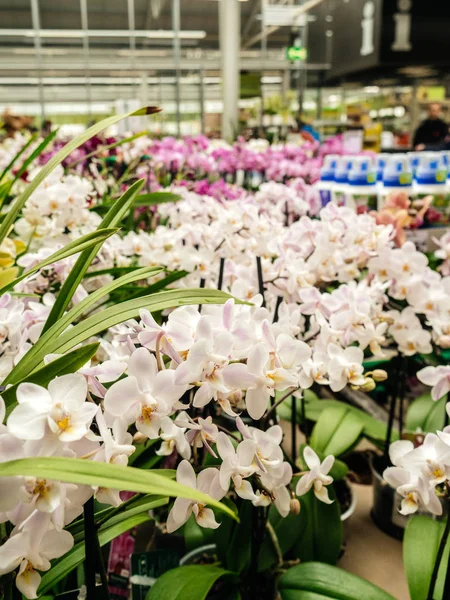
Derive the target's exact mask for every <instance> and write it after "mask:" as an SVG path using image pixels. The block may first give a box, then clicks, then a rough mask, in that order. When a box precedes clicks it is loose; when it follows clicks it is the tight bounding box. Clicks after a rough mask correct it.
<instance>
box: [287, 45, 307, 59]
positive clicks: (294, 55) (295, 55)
mask: <svg viewBox="0 0 450 600" xmlns="http://www.w3.org/2000/svg"><path fill="white" fill-rule="evenodd" d="M286 58H287V59H288V60H295V61H302V62H304V61H305V60H306V59H307V58H308V50H307V48H305V47H304V46H288V47H287V48H286Z"/></svg>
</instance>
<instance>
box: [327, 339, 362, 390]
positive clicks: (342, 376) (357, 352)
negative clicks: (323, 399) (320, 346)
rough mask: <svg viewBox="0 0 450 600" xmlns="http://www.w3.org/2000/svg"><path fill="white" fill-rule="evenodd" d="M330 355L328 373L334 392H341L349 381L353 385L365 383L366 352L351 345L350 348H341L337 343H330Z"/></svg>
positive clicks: (328, 350)
mask: <svg viewBox="0 0 450 600" xmlns="http://www.w3.org/2000/svg"><path fill="white" fill-rule="evenodd" d="M327 352H328V355H329V356H330V359H331V360H330V362H329V364H328V374H329V377H330V388H331V389H332V390H333V392H339V391H340V390H342V389H343V388H344V387H345V386H346V385H347V383H350V384H351V385H363V384H364V375H363V372H364V367H363V366H362V361H363V360H364V352H363V351H362V350H361V348H357V347H355V346H351V347H349V348H345V349H343V348H340V347H339V346H337V345H336V344H328V348H327Z"/></svg>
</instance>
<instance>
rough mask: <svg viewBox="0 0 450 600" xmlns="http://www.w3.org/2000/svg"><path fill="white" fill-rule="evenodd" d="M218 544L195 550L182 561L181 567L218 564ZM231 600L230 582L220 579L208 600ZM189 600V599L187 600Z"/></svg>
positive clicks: (206, 545) (209, 594)
mask: <svg viewBox="0 0 450 600" xmlns="http://www.w3.org/2000/svg"><path fill="white" fill-rule="evenodd" d="M216 550H217V546H216V544H205V545H204V546H199V547H198V548H194V550H191V552H188V553H187V554H185V555H184V556H183V557H182V558H181V559H180V567H183V566H187V565H204V564H206V565H208V564H212V563H216V562H217V554H216ZM228 598H230V587H229V582H228V581H226V579H225V580H224V579H219V580H218V581H216V583H215V584H214V585H213V587H212V589H211V590H210V592H209V593H208V595H207V596H206V599H207V600H227V599H228ZM187 600H188V599H187Z"/></svg>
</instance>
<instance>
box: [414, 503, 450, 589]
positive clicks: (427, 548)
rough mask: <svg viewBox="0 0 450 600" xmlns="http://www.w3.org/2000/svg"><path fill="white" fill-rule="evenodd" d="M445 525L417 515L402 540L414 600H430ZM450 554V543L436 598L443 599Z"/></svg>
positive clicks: (442, 563)
mask: <svg viewBox="0 0 450 600" xmlns="http://www.w3.org/2000/svg"><path fill="white" fill-rule="evenodd" d="M444 529H445V524H444V523H442V522H439V521H435V520H434V519H431V518H430V517H425V516H423V515H414V516H413V517H412V518H411V519H409V521H408V524H407V525H406V529H405V537H404V538H403V564H404V566H405V572H406V579H407V581H408V587H409V593H410V594H411V598H412V599H413V600H427V597H428V588H429V587H430V581H431V576H432V573H433V568H434V563H435V561H436V555H437V552H438V547H439V543H440V541H441V538H442V534H443V533H444ZM449 551H450V542H447V546H446V549H445V551H444V554H443V557H442V561H441V565H440V568H439V573H438V578H437V581H436V586H435V588H434V594H433V598H444V596H443V594H444V583H445V573H446V569H447V563H448V555H449Z"/></svg>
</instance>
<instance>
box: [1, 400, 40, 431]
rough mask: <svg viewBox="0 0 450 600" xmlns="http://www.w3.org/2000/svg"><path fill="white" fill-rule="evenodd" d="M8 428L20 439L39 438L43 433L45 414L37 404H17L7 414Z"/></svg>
mask: <svg viewBox="0 0 450 600" xmlns="http://www.w3.org/2000/svg"><path fill="white" fill-rule="evenodd" d="M7 424H8V430H9V432H10V433H12V434H13V435H15V436H16V437H18V438H19V439H21V440H40V439H42V438H43V437H44V435H45V428H46V424H47V415H46V414H45V413H43V412H42V408H41V407H40V406H39V404H37V405H36V406H35V405H34V404H31V403H29V402H26V403H24V404H19V405H18V406H16V408H15V409H14V410H13V411H12V413H11V414H10V415H9V418H8V421H7Z"/></svg>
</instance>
